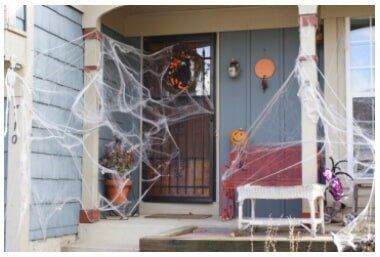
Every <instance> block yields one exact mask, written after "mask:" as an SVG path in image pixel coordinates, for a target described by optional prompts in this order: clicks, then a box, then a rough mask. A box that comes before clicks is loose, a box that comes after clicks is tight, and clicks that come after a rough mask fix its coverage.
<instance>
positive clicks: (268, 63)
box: [255, 58, 275, 92]
mask: <svg viewBox="0 0 380 257" xmlns="http://www.w3.org/2000/svg"><path fill="white" fill-rule="evenodd" d="M274 71H275V66H274V63H273V61H272V60H270V59H267V58H262V59H260V60H258V61H257V62H256V65H255V73H256V76H257V77H259V78H260V79H261V87H262V88H263V91H264V92H265V91H266V90H267V89H268V81H267V80H268V79H269V78H270V77H272V76H273V74H274Z"/></svg>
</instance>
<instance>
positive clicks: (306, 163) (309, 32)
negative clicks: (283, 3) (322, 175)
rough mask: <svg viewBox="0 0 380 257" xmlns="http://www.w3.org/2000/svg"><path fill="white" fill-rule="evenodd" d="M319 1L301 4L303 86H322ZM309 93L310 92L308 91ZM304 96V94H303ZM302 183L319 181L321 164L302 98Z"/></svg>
mask: <svg viewBox="0 0 380 257" xmlns="http://www.w3.org/2000/svg"><path fill="white" fill-rule="evenodd" d="M317 9H318V6H317V5H299V6H298V14H299V26H300V53H299V57H298V58H299V61H300V72H301V73H302V74H307V76H302V77H301V79H300V83H301V85H300V86H302V87H303V89H306V91H309V92H310V90H308V89H307V88H308V87H317V86H318V73H317V66H316V61H317V55H316V29H317V26H318V17H317ZM306 94H307V92H306ZM300 97H301V98H302V94H301V96H300ZM301 103H302V111H301V113H302V114H301V121H302V125H301V127H302V133H301V135H302V137H301V138H302V184H303V185H308V184H313V183H317V182H318V165H317V155H316V153H317V141H316V140H317V124H316V122H315V120H313V119H312V117H311V115H310V113H308V111H307V108H306V106H305V103H304V102H303V101H302V99H301ZM302 212H303V213H307V212H310V211H309V206H308V204H307V202H302Z"/></svg>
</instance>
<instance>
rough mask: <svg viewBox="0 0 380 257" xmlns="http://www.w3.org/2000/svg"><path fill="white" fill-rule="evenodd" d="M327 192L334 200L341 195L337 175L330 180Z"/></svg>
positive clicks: (341, 188) (341, 189) (341, 191)
mask: <svg viewBox="0 0 380 257" xmlns="http://www.w3.org/2000/svg"><path fill="white" fill-rule="evenodd" d="M329 192H330V193H331V195H332V196H333V198H334V200H335V201H339V200H340V199H342V197H343V186H342V182H340V179H339V178H338V177H333V178H332V180H331V184H330V188H329Z"/></svg>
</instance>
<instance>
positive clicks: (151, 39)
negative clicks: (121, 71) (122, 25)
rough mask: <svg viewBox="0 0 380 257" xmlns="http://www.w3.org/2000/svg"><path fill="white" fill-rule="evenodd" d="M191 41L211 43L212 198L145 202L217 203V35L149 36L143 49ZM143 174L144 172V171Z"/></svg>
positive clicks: (161, 198) (151, 198) (164, 198)
mask: <svg viewBox="0 0 380 257" xmlns="http://www.w3.org/2000/svg"><path fill="white" fill-rule="evenodd" d="M190 40H210V42H211V51H210V57H211V61H210V63H211V70H210V80H211V87H210V97H211V98H210V99H211V101H212V103H213V106H214V113H213V115H212V116H211V117H210V119H211V122H212V125H211V128H210V138H211V140H212V145H211V147H210V151H211V152H210V156H211V158H210V171H211V172H210V193H211V194H210V197H209V198H204V197H181V196H173V197H171V196H148V195H145V196H144V197H143V199H142V201H143V202H149V203H189V204H210V203H214V202H216V188H217V183H218V180H217V172H216V167H218V166H217V164H216V154H217V153H216V140H217V137H216V129H217V124H216V123H217V119H216V117H217V113H216V110H217V103H216V101H217V98H218V97H217V85H216V83H217V80H216V73H217V71H216V69H217V60H216V58H217V56H216V48H217V33H200V34H181V35H163V36H161V35H160V36H149V37H143V40H142V49H143V50H144V52H145V51H147V48H146V46H147V43H156V42H157V43H159V42H167V43H177V42H178V41H190ZM142 172H143V170H142ZM141 187H142V192H141V193H142V195H144V191H145V189H146V188H147V186H146V184H144V182H143V181H141Z"/></svg>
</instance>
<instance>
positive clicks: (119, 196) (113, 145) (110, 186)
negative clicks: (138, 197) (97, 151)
mask: <svg viewBox="0 0 380 257" xmlns="http://www.w3.org/2000/svg"><path fill="white" fill-rule="evenodd" d="M132 163H133V153H132V150H127V148H126V146H125V145H124V144H123V143H122V142H121V140H120V139H118V138H115V140H113V141H111V142H110V143H108V144H107V145H106V152H105V155H104V158H103V160H102V165H103V166H104V167H105V168H107V169H110V170H112V171H115V172H116V173H114V172H107V173H106V179H105V187H106V196H107V199H108V200H109V201H110V202H111V203H112V204H117V205H121V204H125V203H126V202H127V200H128V195H129V193H130V191H131V188H132V180H131V179H130V176H129V172H128V171H129V170H130V169H131V167H132Z"/></svg>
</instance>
